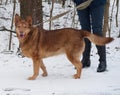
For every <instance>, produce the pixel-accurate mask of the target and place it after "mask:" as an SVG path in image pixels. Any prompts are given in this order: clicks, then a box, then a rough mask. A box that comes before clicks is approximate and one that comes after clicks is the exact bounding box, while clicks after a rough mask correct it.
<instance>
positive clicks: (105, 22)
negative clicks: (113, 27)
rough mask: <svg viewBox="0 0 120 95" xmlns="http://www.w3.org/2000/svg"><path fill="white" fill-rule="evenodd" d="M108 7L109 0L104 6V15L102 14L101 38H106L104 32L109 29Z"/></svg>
mask: <svg viewBox="0 0 120 95" xmlns="http://www.w3.org/2000/svg"><path fill="white" fill-rule="evenodd" d="M109 6H110V0H107V3H106V5H105V13H104V25H103V36H106V32H107V31H108V29H109V24H108V23H109Z"/></svg>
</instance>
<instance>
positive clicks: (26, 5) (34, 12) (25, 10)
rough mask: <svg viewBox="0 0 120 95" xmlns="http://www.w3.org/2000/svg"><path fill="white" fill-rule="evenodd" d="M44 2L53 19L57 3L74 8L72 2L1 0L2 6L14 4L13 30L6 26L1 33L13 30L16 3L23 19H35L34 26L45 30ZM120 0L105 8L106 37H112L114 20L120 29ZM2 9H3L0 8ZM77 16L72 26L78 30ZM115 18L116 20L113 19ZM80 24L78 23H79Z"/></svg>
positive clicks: (109, 2) (109, 3)
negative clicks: (48, 5) (119, 16)
mask: <svg viewBox="0 0 120 95" xmlns="http://www.w3.org/2000/svg"><path fill="white" fill-rule="evenodd" d="M42 2H47V3H48V4H50V6H51V8H50V10H49V11H50V15H49V18H52V17H53V15H52V14H53V9H54V4H55V3H59V4H61V6H62V7H63V8H66V7H68V8H69V7H71V6H73V3H72V0H0V5H7V4H13V16H12V21H11V28H10V29H6V28H5V26H4V28H3V26H2V29H1V26H0V31H4V30H12V31H14V30H13V21H14V19H13V18H14V15H15V11H16V10H15V8H16V3H17V4H20V15H21V17H22V18H26V16H28V15H29V16H32V18H33V24H34V25H36V24H37V26H38V27H39V28H41V29H42V28H43V15H44V14H43V10H42V9H43V6H42ZM119 3H120V2H119V0H113V1H112V2H111V1H110V0H107V4H106V6H105V15H104V28H103V32H104V36H106V33H107V32H108V35H109V36H111V27H112V21H113V19H115V20H116V27H119V25H120V24H119V23H120V22H119V21H118V13H119ZM0 8H2V7H0ZM114 9H115V10H116V13H113V11H114ZM75 15H76V10H75V11H74V13H73V16H72V17H73V18H71V19H73V21H72V24H71V25H72V26H71V27H74V28H76V27H75V26H76V25H75V24H76V22H75V19H76V18H75ZM113 17H115V18H113ZM0 19H3V18H2V17H0ZM77 24H78V23H77ZM51 27H52V21H50V22H49V29H52V28H51ZM118 32H119V35H118V37H120V30H119V31H118ZM9 40H10V41H9V50H11V40H12V32H10V39H9Z"/></svg>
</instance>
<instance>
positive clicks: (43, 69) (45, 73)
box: [40, 59, 48, 77]
mask: <svg viewBox="0 0 120 95" xmlns="http://www.w3.org/2000/svg"><path fill="white" fill-rule="evenodd" d="M40 68H41V69H42V71H43V74H42V76H43V77H45V76H47V75H48V73H47V70H46V67H45V65H44V63H43V60H42V59H41V60H40Z"/></svg>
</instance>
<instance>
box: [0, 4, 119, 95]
mask: <svg viewBox="0 0 120 95" xmlns="http://www.w3.org/2000/svg"><path fill="white" fill-rule="evenodd" d="M44 6H45V7H44V10H47V9H49V7H50V6H47V4H46V5H44ZM57 6H58V4H57ZM57 6H55V7H56V8H55V9H57V8H58V7H60V6H58V7H57ZM12 7H13V6H12V5H11V4H8V5H6V6H2V5H1V6H0V17H4V18H7V19H6V20H5V19H4V20H3V19H0V27H1V26H6V27H7V28H9V29H10V25H11V17H12V15H11V14H12ZM18 9H19V8H18V7H17V10H16V13H17V12H19V10H18ZM58 9H59V11H62V10H63V9H62V8H58ZM57 13H58V10H57ZM64 18H65V17H64ZM68 19H69V17H68ZM64 21H65V20H61V18H59V20H57V24H59V22H63V23H64ZM69 21H70V20H67V22H69ZM119 23H120V21H119ZM64 24H65V23H64ZM69 25H71V24H69ZM63 26H64V25H63ZM66 26H67V23H66ZM112 26H113V27H112V30H113V33H112V34H111V35H112V37H114V39H115V40H114V41H113V42H112V43H110V44H108V45H107V46H106V48H107V52H106V53H107V64H108V68H107V71H106V72H104V73H97V72H96V69H97V66H98V64H99V63H98V59H99V57H98V55H97V50H96V47H95V45H92V50H91V63H92V64H91V67H90V68H85V69H83V70H82V75H81V79H73V76H72V75H73V74H74V73H75V69H74V67H73V65H72V64H71V63H70V62H69V61H68V60H67V58H66V56H65V55H59V56H54V57H49V58H46V59H44V63H45V65H46V67H47V71H48V76H47V77H42V76H41V75H40V76H39V77H38V78H37V79H36V80H34V81H30V80H27V78H28V77H29V76H31V75H32V73H33V72H32V61H31V59H28V58H25V57H24V58H21V57H18V55H17V54H16V51H17V47H18V40H17V38H16V36H15V35H13V40H12V50H13V53H10V52H6V51H7V50H8V42H9V32H5V31H0V95H120V38H117V36H118V30H119V28H116V27H114V23H113V25H112ZM119 26H120V25H119ZM60 27H62V25H60ZM45 28H48V27H45ZM40 74H42V72H41V71H40Z"/></svg>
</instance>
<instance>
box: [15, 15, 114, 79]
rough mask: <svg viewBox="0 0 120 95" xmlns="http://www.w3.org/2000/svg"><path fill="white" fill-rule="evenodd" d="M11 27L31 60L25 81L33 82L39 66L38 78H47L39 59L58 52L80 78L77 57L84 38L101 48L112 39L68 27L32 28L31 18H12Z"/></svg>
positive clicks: (83, 44)
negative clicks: (54, 28)
mask: <svg viewBox="0 0 120 95" xmlns="http://www.w3.org/2000/svg"><path fill="white" fill-rule="evenodd" d="M15 26H16V33H17V37H18V39H19V42H20V48H21V50H22V53H23V55H24V56H27V57H29V58H32V60H33V72H34V73H33V75H32V76H31V77H29V78H28V79H29V80H34V79H36V77H37V76H38V75H39V67H40V68H41V69H42V70H43V74H42V76H47V71H46V67H45V66H44V64H43V61H42V59H43V58H46V57H49V56H53V55H57V54H61V53H65V54H66V56H67V58H68V60H69V61H70V62H71V63H72V64H73V65H74V66H75V67H76V70H77V72H76V74H75V75H74V78H75V79H77V78H80V76H81V70H82V64H81V62H80V56H81V55H82V53H83V51H84V48H85V42H84V38H88V39H89V40H90V41H91V42H93V43H95V44H97V45H105V44H107V43H109V42H111V41H112V40H113V38H105V37H100V36H97V35H94V34H91V33H90V32H87V31H84V30H77V29H72V28H63V29H58V30H49V31H48V30H44V29H43V30H40V29H38V28H37V27H33V26H32V19H31V17H27V19H26V20H22V19H21V18H20V16H19V15H17V14H16V15H15Z"/></svg>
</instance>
